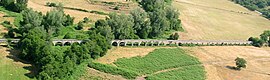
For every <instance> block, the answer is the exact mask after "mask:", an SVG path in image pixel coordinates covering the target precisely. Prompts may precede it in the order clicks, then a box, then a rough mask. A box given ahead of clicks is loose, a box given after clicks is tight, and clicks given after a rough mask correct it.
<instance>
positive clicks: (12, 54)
mask: <svg viewBox="0 0 270 80" xmlns="http://www.w3.org/2000/svg"><path fill="white" fill-rule="evenodd" d="M3 47H7V46H3ZM6 51H7V52H9V55H8V56H6V57H7V58H9V59H12V60H13V61H14V62H21V63H23V64H29V65H30V66H24V67H23V68H24V69H26V70H28V71H30V72H29V73H25V74H24V75H25V76H27V77H29V78H34V77H35V76H36V75H37V73H38V72H37V68H36V67H35V66H34V65H33V64H31V63H30V62H28V61H25V60H23V59H20V58H19V57H18V56H19V54H20V53H21V51H20V50H19V49H17V48H9V49H7V50H6Z"/></svg>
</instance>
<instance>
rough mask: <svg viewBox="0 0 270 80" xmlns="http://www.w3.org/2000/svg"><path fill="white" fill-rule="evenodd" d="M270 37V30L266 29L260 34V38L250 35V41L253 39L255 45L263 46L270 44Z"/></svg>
mask: <svg viewBox="0 0 270 80" xmlns="http://www.w3.org/2000/svg"><path fill="white" fill-rule="evenodd" d="M269 38H270V30H266V31H264V32H263V33H262V34H261V35H260V38H253V37H250V38H249V39H248V41H252V45H253V46H256V47H262V46H264V44H267V45H268V46H269V44H270V40H269Z"/></svg>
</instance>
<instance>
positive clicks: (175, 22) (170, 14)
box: [166, 7, 182, 31]
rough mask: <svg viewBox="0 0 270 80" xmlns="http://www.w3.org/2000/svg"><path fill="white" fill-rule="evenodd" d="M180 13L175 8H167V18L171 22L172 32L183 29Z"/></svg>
mask: <svg viewBox="0 0 270 80" xmlns="http://www.w3.org/2000/svg"><path fill="white" fill-rule="evenodd" d="M179 15H180V14H179V11H178V10H177V9H175V8H173V7H166V17H167V19H168V21H170V30H176V31H179V30H181V29H182V27H181V21H180V20H179V19H178V17H179Z"/></svg>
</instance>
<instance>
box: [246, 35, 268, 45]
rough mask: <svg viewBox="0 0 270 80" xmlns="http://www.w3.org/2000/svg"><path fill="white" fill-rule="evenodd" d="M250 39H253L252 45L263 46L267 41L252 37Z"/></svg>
mask: <svg viewBox="0 0 270 80" xmlns="http://www.w3.org/2000/svg"><path fill="white" fill-rule="evenodd" d="M248 41H252V45H253V46H255V47H262V46H263V44H264V43H265V42H264V41H263V40H262V39H259V38H253V37H250V38H249V39H248Z"/></svg>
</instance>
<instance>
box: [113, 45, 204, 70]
mask: <svg viewBox="0 0 270 80" xmlns="http://www.w3.org/2000/svg"><path fill="white" fill-rule="evenodd" d="M149 62H151V63H149ZM114 64H115V65H116V66H118V67H121V68H125V69H129V70H132V71H135V72H137V73H139V74H141V75H142V74H151V73H154V72H157V71H160V70H164V69H170V68H177V67H181V66H189V65H195V64H200V62H199V61H198V60H197V59H196V58H194V57H192V56H189V55H187V54H185V51H184V50H182V49H179V48H174V49H156V50H154V51H153V52H151V53H150V54H148V55H146V56H144V57H133V58H130V59H126V58H123V59H118V60H117V61H116V62H114Z"/></svg>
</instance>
